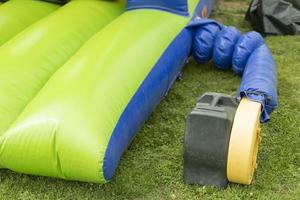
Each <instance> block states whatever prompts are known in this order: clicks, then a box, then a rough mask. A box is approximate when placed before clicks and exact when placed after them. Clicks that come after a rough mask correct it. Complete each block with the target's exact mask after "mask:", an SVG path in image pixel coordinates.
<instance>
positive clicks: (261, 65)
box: [238, 44, 278, 123]
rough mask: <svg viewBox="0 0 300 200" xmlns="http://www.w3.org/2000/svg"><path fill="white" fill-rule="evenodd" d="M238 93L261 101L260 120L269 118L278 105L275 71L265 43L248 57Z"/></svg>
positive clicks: (266, 120)
mask: <svg viewBox="0 0 300 200" xmlns="http://www.w3.org/2000/svg"><path fill="white" fill-rule="evenodd" d="M238 94H239V97H240V98H243V97H247V98H249V99H250V100H252V101H255V102H259V103H261V104H262V116H261V122H262V123H265V122H268V121H269V120H270V114H271V113H272V111H273V110H274V109H276V108H277V105H278V102H277V73H276V65H275V62H274V59H273V57H272V54H271V52H270V50H269V48H268V47H267V45H265V44H263V45H261V46H260V47H258V48H257V49H256V50H254V52H253V53H252V54H251V56H250V57H249V60H248V62H247V65H246V68H245V71H244V75H243V79H242V83H241V85H240V88H239V92H238Z"/></svg>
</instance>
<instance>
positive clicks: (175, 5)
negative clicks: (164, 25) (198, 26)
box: [126, 0, 189, 16]
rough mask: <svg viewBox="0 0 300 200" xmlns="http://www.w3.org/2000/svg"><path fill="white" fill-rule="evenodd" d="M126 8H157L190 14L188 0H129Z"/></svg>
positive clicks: (185, 14)
mask: <svg viewBox="0 0 300 200" xmlns="http://www.w3.org/2000/svg"><path fill="white" fill-rule="evenodd" d="M126 9H127V10H135V9H155V10H163V11H167V12H171V13H175V14H178V15H183V16H189V11H188V3H187V0H155V1H154V0H127V4H126Z"/></svg>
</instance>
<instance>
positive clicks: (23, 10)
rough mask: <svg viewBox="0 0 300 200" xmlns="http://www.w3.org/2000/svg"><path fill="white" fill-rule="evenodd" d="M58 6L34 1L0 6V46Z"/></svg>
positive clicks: (12, 2) (17, 0)
mask: <svg viewBox="0 0 300 200" xmlns="http://www.w3.org/2000/svg"><path fill="white" fill-rule="evenodd" d="M57 8H58V5H56V4H51V3H47V2H42V1H35V0H26V1H24V0H10V1H8V2H6V3H4V4H2V5H1V6H0V46H1V45H2V44H3V43H5V42H6V41H8V40H9V39H11V38H12V37H13V36H15V35H16V34H18V33H19V32H21V31H22V30H23V29H25V28H26V27H28V26H29V25H31V24H33V23H34V22H36V21H38V20H39V19H41V18H43V17H45V16H46V15H48V14H50V13H51V12H53V11H54V10H56V9H57Z"/></svg>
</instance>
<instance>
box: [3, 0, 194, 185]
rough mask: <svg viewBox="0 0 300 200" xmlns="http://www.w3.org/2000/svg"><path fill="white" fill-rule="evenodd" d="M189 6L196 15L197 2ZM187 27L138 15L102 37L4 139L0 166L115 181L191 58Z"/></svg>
mask: <svg viewBox="0 0 300 200" xmlns="http://www.w3.org/2000/svg"><path fill="white" fill-rule="evenodd" d="M190 2H191V4H190V6H191V7H192V8H195V7H196V5H197V3H198V1H192V0H191V1H190ZM192 11H193V10H192ZM189 21H190V18H187V17H183V16H180V15H174V14H172V13H168V12H161V11H159V12H158V11H155V10H149V9H138V10H132V11H130V12H126V13H124V14H122V15H121V16H120V17H118V18H117V19H116V20H114V21H113V22H112V23H110V24H109V25H107V26H106V27H105V28H104V29H102V30H101V31H99V32H98V33H97V34H96V35H95V36H94V37H93V38H91V39H90V40H89V41H88V42H87V43H86V44H84V45H83V47H82V48H81V49H80V51H78V52H77V53H76V54H75V55H74V56H73V57H72V58H71V59H70V60H69V61H68V62H67V63H65V64H64V65H63V66H62V67H61V68H60V69H59V70H58V71H57V72H56V73H55V74H54V75H53V76H52V77H51V78H50V79H49V80H48V81H47V83H46V85H45V86H44V87H43V88H42V90H40V92H39V93H38V94H37V95H36V96H35V97H34V98H33V100H32V101H31V102H30V103H28V104H27V105H26V107H25V108H24V110H23V111H22V112H21V114H20V115H19V116H18V118H17V119H16V120H15V121H14V122H13V124H12V125H11V126H10V127H9V128H8V129H7V131H5V133H4V134H3V135H2V137H1V139H0V146H1V148H0V158H1V159H0V166H2V167H3V168H8V169H11V170H14V171H17V172H22V173H28V174H34V175H43V176H50V177H57V178H63V179H68V180H79V181H88V182H96V183H104V182H106V181H107V180H108V179H110V178H111V176H112V174H113V172H114V170H115V168H116V165H117V163H118V161H119V158H120V157H121V154H122V153H123V151H124V149H125V148H126V146H127V145H128V143H129V141H130V140H131V138H132V137H133V135H134V133H135V132H136V130H137V127H138V126H139V125H140V124H141V123H142V121H144V120H145V119H146V118H147V116H148V115H149V113H150V111H151V110H152V109H153V107H154V106H155V105H156V104H157V103H158V102H159V100H160V98H161V97H162V96H163V95H164V94H165V92H166V91H167V90H168V88H170V85H171V84H172V83H173V82H174V80H175V79H176V77H177V75H178V74H179V72H180V68H181V67H182V65H183V63H184V61H185V59H187V57H188V56H187V55H189V53H190V45H187V47H186V48H182V46H184V45H183V44H184V43H185V42H189V41H190V42H189V43H190V44H191V40H192V39H191V33H190V32H189V31H188V30H186V29H185V26H186V25H187V24H188V22H189ZM124 38H126V40H125V39H124ZM173 45H174V46H173ZM180 49H182V50H180ZM168 50H169V51H168ZM176 50H180V51H179V52H178V53H177V52H176ZM143 51H147V52H146V53H141V52H143ZM169 56H173V57H172V58H177V57H178V60H171V59H170V57H169ZM167 57H168V59H166V58H167ZM151 94H153V95H151ZM139 112H140V113H141V114H140V115H139V114H138V113H139ZM132 113H133V115H132ZM131 116H134V117H136V116H139V117H140V119H138V120H135V119H132V118H131ZM124 124H128V126H124ZM114 138H115V139H114ZM120 141H121V142H120ZM36 149H39V151H36ZM107 168H109V169H108V170H107ZM104 173H105V174H104Z"/></svg>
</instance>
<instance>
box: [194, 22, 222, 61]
mask: <svg viewBox="0 0 300 200" xmlns="http://www.w3.org/2000/svg"><path fill="white" fill-rule="evenodd" d="M221 29H222V27H221V26H220V25H219V24H217V23H214V22H211V23H207V24H202V25H200V26H198V27H197V28H196V30H195V36H194V40H193V47H192V54H193V57H194V58H195V60H196V61H197V62H199V63H206V62H208V61H209V60H210V59H211V58H212V55H213V49H214V44H215V40H216V37H217V35H218V34H219V32H220V31H221Z"/></svg>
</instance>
